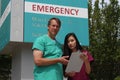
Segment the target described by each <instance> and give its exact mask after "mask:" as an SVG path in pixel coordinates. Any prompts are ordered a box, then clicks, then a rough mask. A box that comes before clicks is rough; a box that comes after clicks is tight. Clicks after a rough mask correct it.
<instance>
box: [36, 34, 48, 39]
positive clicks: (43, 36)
mask: <svg viewBox="0 0 120 80" xmlns="http://www.w3.org/2000/svg"><path fill="white" fill-rule="evenodd" d="M44 38H47V35H46V34H44V35H41V36H39V37H37V39H44Z"/></svg>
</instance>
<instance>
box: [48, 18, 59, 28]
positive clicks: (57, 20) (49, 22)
mask: <svg viewBox="0 0 120 80" xmlns="http://www.w3.org/2000/svg"><path fill="white" fill-rule="evenodd" d="M52 20H55V21H56V22H57V23H58V24H59V26H61V21H60V19H59V18H55V17H54V18H51V19H50V20H49V21H48V26H49V25H50V24H51V21H52Z"/></svg>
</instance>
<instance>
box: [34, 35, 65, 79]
mask: <svg viewBox="0 0 120 80" xmlns="http://www.w3.org/2000/svg"><path fill="white" fill-rule="evenodd" d="M32 49H33V50H34V49H38V50H40V51H42V52H43V57H44V58H58V57H61V56H62V54H63V53H62V46H61V44H60V43H59V42H57V41H56V40H52V39H51V38H50V37H49V36H48V35H43V36H41V37H38V38H37V39H36V41H35V42H34V44H33V47H32ZM33 74H34V80H63V69H62V64H61V63H56V64H53V65H49V66H37V65H35V67H34V72H33Z"/></svg>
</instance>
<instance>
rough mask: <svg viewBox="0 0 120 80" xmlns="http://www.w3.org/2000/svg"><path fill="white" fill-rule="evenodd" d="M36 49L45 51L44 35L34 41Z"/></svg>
mask: <svg viewBox="0 0 120 80" xmlns="http://www.w3.org/2000/svg"><path fill="white" fill-rule="evenodd" d="M34 49H38V50H40V51H44V40H43V38H42V37H39V38H37V39H36V40H35V42H34V43H33V47H32V50H34Z"/></svg>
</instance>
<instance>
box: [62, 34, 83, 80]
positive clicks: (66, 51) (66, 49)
mask: <svg viewBox="0 0 120 80" xmlns="http://www.w3.org/2000/svg"><path fill="white" fill-rule="evenodd" d="M70 36H73V37H74V38H75V40H76V48H77V50H80V51H82V50H83V48H82V46H81V45H80V43H79V41H78V39H77V37H76V35H75V33H68V34H67V35H66V36H65V39H64V47H63V56H69V58H70V56H71V53H72V51H71V49H70V48H69V47H68V38H69V37H70ZM65 69H66V65H63V74H64V76H65V77H66V75H65ZM68 80H69V78H68Z"/></svg>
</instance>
